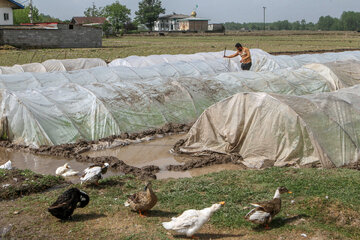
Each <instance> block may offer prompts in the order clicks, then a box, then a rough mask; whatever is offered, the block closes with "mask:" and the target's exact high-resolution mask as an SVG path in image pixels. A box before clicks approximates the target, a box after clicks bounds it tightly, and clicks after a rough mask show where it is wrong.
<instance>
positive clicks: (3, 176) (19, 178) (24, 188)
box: [0, 169, 64, 200]
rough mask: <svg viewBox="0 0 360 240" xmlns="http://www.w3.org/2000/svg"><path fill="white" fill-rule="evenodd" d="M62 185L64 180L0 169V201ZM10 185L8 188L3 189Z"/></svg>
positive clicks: (27, 171)
mask: <svg viewBox="0 0 360 240" xmlns="http://www.w3.org/2000/svg"><path fill="white" fill-rule="evenodd" d="M61 183H64V178H62V177H55V176H51V175H41V174H36V173H34V172H32V171H30V170H18V169H13V170H4V169H0V200H4V199H13V198H17V197H20V196H23V195H27V194H30V193H35V192H41V191H44V190H46V189H48V188H51V187H53V186H56V185H59V184H61ZM5 184H10V186H8V187H3V185H5Z"/></svg>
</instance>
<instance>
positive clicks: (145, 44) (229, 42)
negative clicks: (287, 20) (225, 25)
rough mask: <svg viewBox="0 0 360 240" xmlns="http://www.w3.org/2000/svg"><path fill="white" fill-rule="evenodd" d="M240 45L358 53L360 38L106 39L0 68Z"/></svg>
mask: <svg viewBox="0 0 360 240" xmlns="http://www.w3.org/2000/svg"><path fill="white" fill-rule="evenodd" d="M236 42H241V43H243V44H244V45H245V46H247V47H249V48H260V49H263V50H264V51H267V52H287V51H291V52H294V51H295V52H296V51H308V50H313V51H318V50H334V49H355V48H357V49H359V48H360V34H358V33H355V32H301V31H271V32H267V33H265V34H264V33H263V32H262V31H259V32H251V33H227V34H226V35H219V34H216V35H209V34H207V35H201V34H197V35H169V36H165V37H160V36H140V35H127V36H124V37H119V38H104V39H103V47H102V48H95V49H87V48H73V49H28V50H0V66H12V65H14V64H26V63H30V62H43V61H45V60H47V59H67V58H102V59H104V60H113V59H116V58H124V57H128V56H132V55H139V56H148V55H154V54H191V53H197V52H215V51H223V50H224V48H225V47H226V48H227V49H228V50H234V44H235V43H236Z"/></svg>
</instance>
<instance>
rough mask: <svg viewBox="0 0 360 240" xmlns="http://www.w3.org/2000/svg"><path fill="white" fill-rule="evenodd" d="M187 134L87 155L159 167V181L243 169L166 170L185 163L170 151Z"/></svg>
mask: <svg viewBox="0 0 360 240" xmlns="http://www.w3.org/2000/svg"><path fill="white" fill-rule="evenodd" d="M185 136H186V134H178V135H170V136H166V137H164V138H158V139H155V140H151V141H148V142H141V143H136V144H131V145H128V146H125V147H119V148H113V149H105V150H101V151H96V152H90V153H86V155H88V156H91V157H99V156H114V157H117V158H119V159H121V160H123V161H124V162H125V163H126V164H129V165H132V166H136V167H143V166H146V165H156V166H159V167H160V169H161V171H160V172H159V173H158V174H156V176H157V178H158V179H164V178H183V177H192V176H199V175H203V174H206V173H209V172H218V171H222V170H233V169H241V168H240V167H239V166H237V165H234V164H221V165H214V166H209V167H204V168H196V169H192V170H190V171H185V172H175V171H168V170H166V166H167V165H170V164H176V165H177V164H181V163H182V162H184V161H185V159H184V158H183V157H180V156H178V155H173V154H171V153H170V152H169V151H170V149H171V148H172V147H173V146H174V144H175V143H176V142H177V141H178V140H180V139H182V138H185Z"/></svg>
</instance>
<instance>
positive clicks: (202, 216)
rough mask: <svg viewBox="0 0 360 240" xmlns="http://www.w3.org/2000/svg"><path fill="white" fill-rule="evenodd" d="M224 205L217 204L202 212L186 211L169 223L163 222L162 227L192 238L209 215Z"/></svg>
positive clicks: (222, 203)
mask: <svg viewBox="0 0 360 240" xmlns="http://www.w3.org/2000/svg"><path fill="white" fill-rule="evenodd" d="M224 204H225V202H219V203H215V204H213V205H212V206H211V207H208V208H204V209H202V210H195V209H190V210H186V211H185V212H183V213H182V214H181V215H180V216H179V217H173V218H171V221H170V222H163V223H162V225H163V227H164V228H165V229H167V230H174V231H176V232H178V233H183V234H186V236H188V237H193V235H194V234H195V233H196V232H197V231H198V230H199V229H200V228H201V227H202V226H203V225H204V224H205V223H206V222H207V221H208V220H209V219H210V217H211V215H212V214H213V213H214V212H215V211H217V210H219V209H220V208H221V206H223V205H224Z"/></svg>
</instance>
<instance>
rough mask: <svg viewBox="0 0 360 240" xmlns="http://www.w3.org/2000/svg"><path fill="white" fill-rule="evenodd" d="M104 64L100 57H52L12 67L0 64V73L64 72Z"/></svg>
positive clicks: (102, 65)
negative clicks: (56, 58) (39, 61)
mask: <svg viewBox="0 0 360 240" xmlns="http://www.w3.org/2000/svg"><path fill="white" fill-rule="evenodd" d="M104 66H107V64H106V62H105V61H104V60H102V59H100V58H77V59H64V60H55V59H52V60H46V61H45V62H43V63H28V64H24V65H14V66H12V67H1V66H0V74H14V73H23V72H55V71H62V72H64V71H73V70H78V69H89V68H94V67H104Z"/></svg>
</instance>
